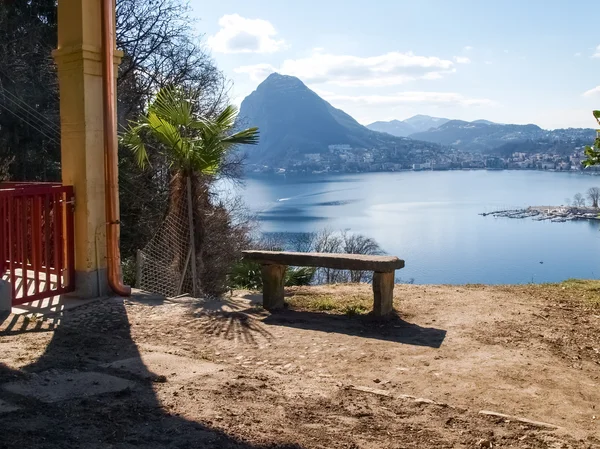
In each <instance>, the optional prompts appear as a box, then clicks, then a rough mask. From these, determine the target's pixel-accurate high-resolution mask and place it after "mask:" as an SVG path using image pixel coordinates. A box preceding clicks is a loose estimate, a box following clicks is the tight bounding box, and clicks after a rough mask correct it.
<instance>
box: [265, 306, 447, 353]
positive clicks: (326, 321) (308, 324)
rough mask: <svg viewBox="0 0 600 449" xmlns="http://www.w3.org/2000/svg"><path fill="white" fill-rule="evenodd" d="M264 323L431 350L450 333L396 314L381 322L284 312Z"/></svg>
mask: <svg viewBox="0 0 600 449" xmlns="http://www.w3.org/2000/svg"><path fill="white" fill-rule="evenodd" d="M263 323H265V324H267V325H271V326H286V327H293V328H296V329H305V330H314V331H320V332H327V333H331V332H333V333H338V334H345V335H353V336H357V337H362V338H372V339H376V340H385V341H391V342H395V343H400V344H406V345H413V346H427V347H430V348H439V347H440V346H441V345H442V343H443V342H444V339H445V338H446V330H444V329H436V328H433V327H422V326H419V325H418V324H414V323H409V322H408V321H405V320H403V319H402V318H400V316H398V314H396V313H393V314H392V316H390V317H389V318H388V319H386V320H380V319H376V318H373V317H371V316H370V315H359V316H354V317H349V316H347V315H336V314H330V313H325V312H309V311H298V310H291V309H283V310H280V311H277V312H276V313H273V314H271V315H270V316H268V317H267V318H265V319H264V320H263Z"/></svg>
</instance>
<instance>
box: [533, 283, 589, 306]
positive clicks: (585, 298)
mask: <svg viewBox="0 0 600 449" xmlns="http://www.w3.org/2000/svg"><path fill="white" fill-rule="evenodd" d="M530 287H533V288H534V289H535V290H536V291H539V292H540V293H541V292H543V293H544V294H545V295H547V297H548V298H552V299H557V300H565V299H568V300H576V301H582V302H583V303H584V304H585V305H587V306H591V307H593V308H600V281H598V280H586V279H567V280H566V281H563V282H559V283H548V284H537V285H532V286H530Z"/></svg>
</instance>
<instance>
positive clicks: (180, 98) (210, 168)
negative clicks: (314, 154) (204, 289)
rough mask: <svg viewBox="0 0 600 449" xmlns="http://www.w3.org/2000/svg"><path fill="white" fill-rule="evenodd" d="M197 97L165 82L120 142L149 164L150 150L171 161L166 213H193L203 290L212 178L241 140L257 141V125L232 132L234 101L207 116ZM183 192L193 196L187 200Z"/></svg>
mask: <svg viewBox="0 0 600 449" xmlns="http://www.w3.org/2000/svg"><path fill="white" fill-rule="evenodd" d="M196 98H197V97H196ZM196 98H195V97H194V95H190V94H189V93H188V92H186V90H185V89H181V88H176V87H166V88H163V89H161V90H160V91H159V92H158V94H157V95H156V98H155V99H154V101H153V102H152V103H151V104H150V105H149V107H148V112H147V113H146V114H145V115H143V116H142V117H141V118H140V119H139V120H137V121H135V122H131V123H130V125H129V128H128V129H127V130H126V131H125V132H124V133H123V134H122V135H121V143H122V144H123V145H124V146H125V147H127V148H129V149H130V150H131V151H132V152H133V154H134V156H135V158H136V160H137V163H138V164H139V166H140V167H142V168H146V167H147V166H148V165H149V163H150V157H149V150H152V151H153V152H154V154H158V155H160V156H162V158H163V159H164V160H165V161H166V163H167V164H168V167H169V170H170V173H171V177H172V179H171V185H170V193H169V209H168V212H167V214H168V215H169V214H170V215H175V216H176V217H177V219H178V220H179V221H183V222H186V223H187V220H188V218H189V219H190V221H192V223H193V228H194V229H193V230H192V232H193V235H194V238H193V239H192V240H191V244H192V245H191V247H192V248H194V251H195V257H194V258H193V259H192V261H193V262H195V264H194V263H192V268H193V269H194V265H196V268H195V271H194V272H193V280H194V290H195V291H194V295H196V294H198V293H199V292H198V291H197V287H196V279H197V278H198V273H202V271H203V264H202V261H203V259H202V246H203V241H204V234H203V232H204V220H205V212H206V211H207V210H209V209H210V208H211V204H210V199H209V185H210V182H211V180H212V179H214V176H215V175H217V174H218V173H219V170H220V169H221V167H222V165H223V162H224V160H225V158H226V156H227V155H228V153H230V152H231V150H233V149H234V148H236V147H237V146H238V145H255V144H257V143H258V128H247V129H244V130H242V131H238V132H233V128H234V125H235V119H236V117H237V112H238V111H237V108H236V107H235V106H231V105H230V106H227V107H226V108H224V109H223V111H221V112H220V113H218V114H216V115H215V116H214V117H202V116H201V115H200V114H199V113H198V112H197V110H196V109H197V104H198V102H197V101H196ZM184 192H186V193H184ZM184 197H187V198H188V201H187V205H185V203H184V202H183V198H184ZM182 206H183V207H182ZM188 214H189V217H188V216H187V215H188ZM182 215H186V216H182ZM183 258H184V257H180V258H178V260H175V261H173V264H175V265H176V266H177V268H178V269H180V270H182V269H183V267H184V264H185V262H184V260H183Z"/></svg>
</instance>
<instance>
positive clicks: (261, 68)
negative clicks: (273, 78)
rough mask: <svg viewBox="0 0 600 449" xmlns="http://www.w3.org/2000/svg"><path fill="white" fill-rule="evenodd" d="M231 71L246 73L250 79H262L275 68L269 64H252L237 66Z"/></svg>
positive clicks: (275, 69) (274, 70)
mask: <svg viewBox="0 0 600 449" xmlns="http://www.w3.org/2000/svg"><path fill="white" fill-rule="evenodd" d="M233 71H234V72H236V73H245V74H247V75H248V76H249V77H250V79H251V80H252V81H262V80H264V79H265V78H266V77H267V76H269V75H270V74H271V73H273V72H276V71H277V68H276V67H274V66H272V65H271V64H254V65H246V66H242V67H238V68H236V69H233Z"/></svg>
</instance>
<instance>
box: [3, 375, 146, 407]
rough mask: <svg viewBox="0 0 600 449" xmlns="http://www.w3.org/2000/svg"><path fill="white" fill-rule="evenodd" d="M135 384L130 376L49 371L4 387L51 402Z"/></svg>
mask: <svg viewBox="0 0 600 449" xmlns="http://www.w3.org/2000/svg"><path fill="white" fill-rule="evenodd" d="M135 385H136V384H135V383H134V382H131V381H129V380H126V379H121V378H120V377H115V376H110V375H108V374H102V373H95V372H73V371H48V372H43V373H39V374H37V375H35V376H34V377H33V378H32V379H30V380H27V381H19V382H11V383H7V384H4V385H2V389H4V390H6V391H9V392H11V393H15V394H19V395H22V396H28V397H33V398H35V399H38V400H39V401H42V402H46V403H52V402H60V401H65V400H68V399H75V398H83V397H88V396H95V395H98V394H103V393H116V392H118V391H123V390H125V389H127V388H134V387H135Z"/></svg>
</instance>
